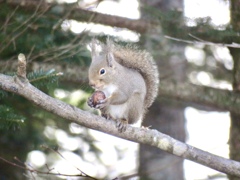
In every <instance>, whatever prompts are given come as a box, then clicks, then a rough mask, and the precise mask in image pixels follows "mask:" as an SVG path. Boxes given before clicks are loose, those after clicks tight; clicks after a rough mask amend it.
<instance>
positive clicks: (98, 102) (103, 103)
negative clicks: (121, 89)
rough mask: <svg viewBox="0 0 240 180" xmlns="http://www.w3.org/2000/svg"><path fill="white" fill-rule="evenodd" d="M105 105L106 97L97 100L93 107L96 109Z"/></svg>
mask: <svg viewBox="0 0 240 180" xmlns="http://www.w3.org/2000/svg"><path fill="white" fill-rule="evenodd" d="M106 106H107V99H102V100H98V101H97V103H96V105H95V108H96V109H103V108H104V107H106Z"/></svg>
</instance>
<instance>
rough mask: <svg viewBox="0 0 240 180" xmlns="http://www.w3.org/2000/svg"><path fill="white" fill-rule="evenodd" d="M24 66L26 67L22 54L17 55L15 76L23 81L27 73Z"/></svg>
mask: <svg viewBox="0 0 240 180" xmlns="http://www.w3.org/2000/svg"><path fill="white" fill-rule="evenodd" d="M26 65H27V61H26V57H25V56H24V54H19V55H18V68H17V75H18V76H19V77H22V78H24V79H25V78H26V73H27V72H26Z"/></svg>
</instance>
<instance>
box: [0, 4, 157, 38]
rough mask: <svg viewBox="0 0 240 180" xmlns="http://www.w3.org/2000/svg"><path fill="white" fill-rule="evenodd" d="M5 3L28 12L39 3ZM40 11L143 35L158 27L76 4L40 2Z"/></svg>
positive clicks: (139, 20) (143, 21)
mask: <svg viewBox="0 0 240 180" xmlns="http://www.w3.org/2000/svg"><path fill="white" fill-rule="evenodd" d="M0 3H1V0H0ZM7 3H8V4H9V5H12V6H19V5H20V7H21V8H24V9H26V10H29V11H30V12H31V11H33V10H34V9H35V8H36V7H37V6H38V5H39V1H32V0H22V1H21V0H20V1H19V0H11V1H7ZM40 9H41V10H46V9H49V12H50V13H51V14H52V15H53V16H54V17H55V18H58V19H63V17H64V18H66V19H74V20H77V21H83V22H89V21H90V20H91V22H93V23H97V24H104V25H108V26H112V27H119V28H127V29H129V30H132V31H135V32H138V33H145V32H147V31H148V30H149V29H153V28H154V27H155V26H157V25H159V24H158V22H156V21H147V20H143V19H136V20H135V19H129V18H124V17H120V16H113V15H107V14H103V13H98V12H94V11H89V10H85V9H82V8H79V7H77V6H76V4H74V5H73V4H53V3H47V2H42V3H41V5H40ZM66 14H67V16H66ZM63 20H64V19H63Z"/></svg>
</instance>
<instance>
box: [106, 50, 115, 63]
mask: <svg viewBox="0 0 240 180" xmlns="http://www.w3.org/2000/svg"><path fill="white" fill-rule="evenodd" d="M106 58H107V63H108V66H109V67H112V66H113V61H115V59H114V56H113V53H112V52H108V53H107V57H106Z"/></svg>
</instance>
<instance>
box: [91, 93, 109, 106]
mask: <svg viewBox="0 0 240 180" xmlns="http://www.w3.org/2000/svg"><path fill="white" fill-rule="evenodd" d="M105 98H106V96H105V94H104V93H103V92H102V91H95V92H94V93H93V95H92V99H93V105H94V106H96V105H97V102H98V101H99V100H103V99H105Z"/></svg>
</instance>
